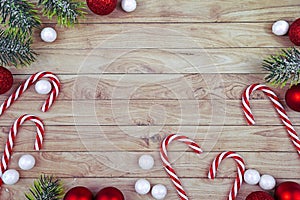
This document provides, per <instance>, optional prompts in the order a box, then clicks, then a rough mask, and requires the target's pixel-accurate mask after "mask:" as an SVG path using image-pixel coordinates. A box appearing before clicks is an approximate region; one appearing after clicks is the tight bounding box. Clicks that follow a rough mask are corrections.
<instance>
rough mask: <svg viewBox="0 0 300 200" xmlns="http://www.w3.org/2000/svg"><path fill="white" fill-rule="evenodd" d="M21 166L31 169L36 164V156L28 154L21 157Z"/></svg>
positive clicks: (24, 168)
mask: <svg viewBox="0 0 300 200" xmlns="http://www.w3.org/2000/svg"><path fill="white" fill-rule="evenodd" d="M18 164H19V167H20V168H21V169H23V170H30V169H32V168H33V167H34V165H35V158H34V157H33V156H32V155H29V154H26V155H23V156H21V158H20V159H19V163H18Z"/></svg>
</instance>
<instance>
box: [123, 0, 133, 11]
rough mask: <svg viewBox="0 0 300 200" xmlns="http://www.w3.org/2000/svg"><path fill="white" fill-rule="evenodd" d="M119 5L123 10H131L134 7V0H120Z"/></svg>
mask: <svg viewBox="0 0 300 200" xmlns="http://www.w3.org/2000/svg"><path fill="white" fill-rule="evenodd" d="M121 6H122V9H123V10H124V11H125V12H132V11H134V10H135V9H136V0H122V3H121Z"/></svg>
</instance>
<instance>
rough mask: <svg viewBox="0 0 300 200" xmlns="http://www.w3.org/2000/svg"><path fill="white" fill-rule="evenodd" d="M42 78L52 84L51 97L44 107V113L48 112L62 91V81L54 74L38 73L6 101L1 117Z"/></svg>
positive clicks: (0, 108) (2, 106)
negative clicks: (47, 79)
mask: <svg viewBox="0 0 300 200" xmlns="http://www.w3.org/2000/svg"><path fill="white" fill-rule="evenodd" d="M41 78H49V79H50V83H51V84H52V89H51V92H50V95H49V97H48V98H47V99H46V101H45V103H44V104H43V106H42V111H43V112H47V111H48V110H49V108H50V107H51V105H52V104H53V102H54V101H55V99H56V98H57V96H58V94H59V91H60V81H59V79H58V78H57V77H56V76H55V75H54V74H53V73H52V72H45V71H42V72H38V73H35V74H33V75H31V76H30V77H29V78H28V79H27V80H26V81H25V82H23V83H22V84H21V85H20V86H19V88H18V89H17V90H16V91H15V92H14V93H13V94H12V95H10V97H8V99H6V100H5V101H4V102H3V104H2V105H1V106H0V116H1V115H2V114H3V113H4V112H5V111H6V110H7V109H8V108H9V107H10V106H11V105H12V104H13V103H14V102H15V101H16V100H17V99H18V98H19V97H20V96H21V95H22V94H23V93H24V92H25V91H26V90H27V89H28V88H29V87H30V86H31V85H33V84H34V83H36V82H37V81H38V80H40V79H41Z"/></svg>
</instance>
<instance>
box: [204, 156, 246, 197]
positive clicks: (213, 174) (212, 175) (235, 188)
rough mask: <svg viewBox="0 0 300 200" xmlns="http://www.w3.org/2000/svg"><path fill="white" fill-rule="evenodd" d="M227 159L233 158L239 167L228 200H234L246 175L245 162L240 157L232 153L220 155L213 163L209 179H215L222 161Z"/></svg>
mask: <svg viewBox="0 0 300 200" xmlns="http://www.w3.org/2000/svg"><path fill="white" fill-rule="evenodd" d="M226 158H233V159H234V160H235V162H236V165H237V176H236V178H235V181H234V184H233V186H232V188H231V190H230V193H229V195H228V200H234V199H235V198H236V196H237V194H238V191H239V189H240V187H241V186H242V183H243V176H244V173H245V162H244V159H243V158H242V157H241V156H240V155H239V154H236V153H234V152H232V151H225V152H223V153H220V154H219V155H218V156H217V157H216V158H215V159H214V161H213V162H212V164H211V166H210V169H209V172H208V178H209V179H214V178H215V177H216V173H217V170H218V167H219V165H220V164H221V162H222V160H224V159H226Z"/></svg>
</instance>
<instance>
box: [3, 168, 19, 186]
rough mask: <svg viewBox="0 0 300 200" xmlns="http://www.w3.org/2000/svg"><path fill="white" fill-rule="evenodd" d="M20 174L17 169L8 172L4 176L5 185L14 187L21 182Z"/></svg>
mask: <svg viewBox="0 0 300 200" xmlns="http://www.w3.org/2000/svg"><path fill="white" fill-rule="evenodd" d="M19 178H20V174H19V172H18V171H17V170H15V169H9V170H6V171H5V172H4V173H3V175H2V181H3V183H5V184H7V185H13V184H15V183H17V182H18V181H19Z"/></svg>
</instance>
